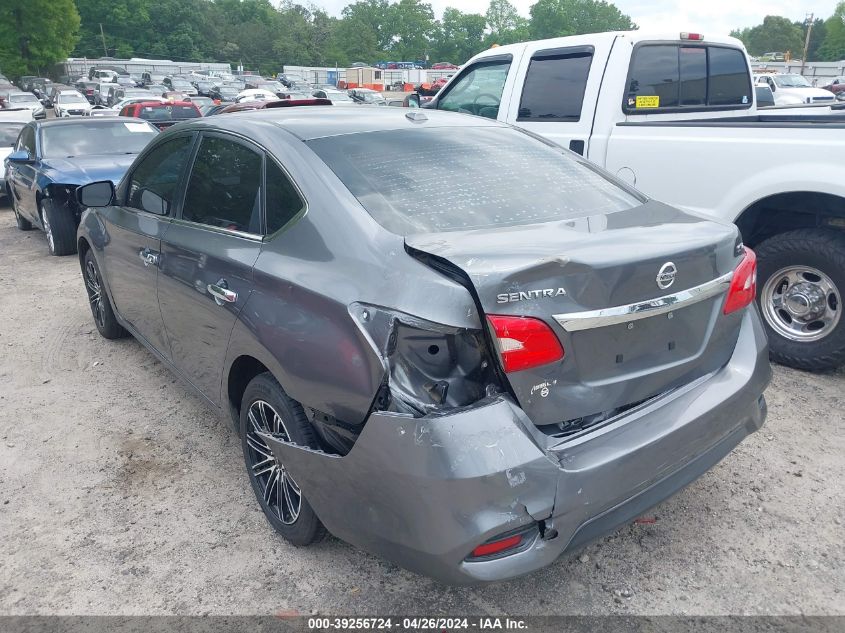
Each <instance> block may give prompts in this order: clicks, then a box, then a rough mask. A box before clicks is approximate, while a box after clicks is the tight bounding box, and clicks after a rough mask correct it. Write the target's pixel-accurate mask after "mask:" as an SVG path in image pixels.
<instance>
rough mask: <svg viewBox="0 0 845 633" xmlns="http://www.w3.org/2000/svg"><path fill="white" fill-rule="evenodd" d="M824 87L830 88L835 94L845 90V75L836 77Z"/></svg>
mask: <svg viewBox="0 0 845 633" xmlns="http://www.w3.org/2000/svg"><path fill="white" fill-rule="evenodd" d="M822 88H824V89H825V90H830V91H831V92H832V93H833V94H835V95H838V94H840V93H842V92H845V77H834V78H833V81H831V82H830V83H829V84H827V85H826V86H822Z"/></svg>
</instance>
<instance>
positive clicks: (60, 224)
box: [38, 199, 76, 256]
mask: <svg viewBox="0 0 845 633" xmlns="http://www.w3.org/2000/svg"><path fill="white" fill-rule="evenodd" d="M38 208H39V211H40V213H41V224H42V225H43V226H44V233H45V235H46V236H47V247H48V248H49V249H50V255H58V256H61V255H72V254H73V253H75V252H76V221H75V220H74V218H73V214H72V213H71V212H70V211H69V210H68V209H63V208H61V207H57V206H56V204H55V203H54V202H53V201H52V200H50V199H46V200H42V201H41V202H39V203H38Z"/></svg>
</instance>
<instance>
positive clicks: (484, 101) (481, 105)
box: [437, 55, 511, 119]
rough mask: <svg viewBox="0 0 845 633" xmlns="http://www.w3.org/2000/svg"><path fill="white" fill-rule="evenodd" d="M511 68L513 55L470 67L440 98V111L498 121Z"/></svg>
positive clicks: (438, 107)
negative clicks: (496, 119) (473, 115)
mask: <svg viewBox="0 0 845 633" xmlns="http://www.w3.org/2000/svg"><path fill="white" fill-rule="evenodd" d="M510 67H511V57H510V55H508V56H507V58H499V59H495V60H492V61H484V62H479V63H477V64H474V65H472V66H470V67H469V68H467V69H465V70H464V71H463V73H461V76H460V77H458V79H457V80H455V81H454V82H453V83H452V85H451V86H450V87H449V91H448V92H447V93H446V94H445V95H443V96H442V97H441V98H440V99H438V101H437V109H438V110H449V111H450V112H463V113H465V114H475V115H478V116H483V117H487V118H488V119H495V118H497V117H498V116H499V106H500V105H501V103H502V93H503V92H504V90H505V82H506V81H507V79H508V71H509V70H510Z"/></svg>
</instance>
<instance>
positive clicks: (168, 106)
mask: <svg viewBox="0 0 845 633" xmlns="http://www.w3.org/2000/svg"><path fill="white" fill-rule="evenodd" d="M120 116H130V117H136V118H138V119H144V120H145V121H149V122H150V123H152V124H153V125H155V126H156V127H157V128H158V129H160V130H164V129H165V128H168V127H170V126H171V125H175V124H176V123H179V122H180V121H186V120H188V119H196V118H199V117H201V116H202V113H201V112H200V110H199V108H198V107H197V106H196V105H194V104H193V103H189V102H188V101H174V102H167V103H160V102H158V101H142V102H141V103H130V104H129V105H127V106H125V107H124V108H123V109H122V110H121V111H120Z"/></svg>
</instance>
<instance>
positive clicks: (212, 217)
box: [182, 136, 264, 235]
mask: <svg viewBox="0 0 845 633" xmlns="http://www.w3.org/2000/svg"><path fill="white" fill-rule="evenodd" d="M262 163H263V156H262V155H261V154H259V153H258V152H256V151H254V150H252V149H251V148H249V147H247V146H246V145H243V144H241V143H238V142H236V141H234V140H231V139H228V138H222V137H219V136H204V137H203V139H202V142H201V143H200V147H199V150H198V151H197V156H196V158H195V159H194V165H193V168H192V170H191V176H190V179H189V180H188V186H187V191H186V193H185V203H184V204H183V205H182V219H183V220H188V221H189V222H197V223H199V224H206V225H208V226H213V227H215V228H220V229H226V230H229V231H238V232H240V233H251V234H254V235H260V234H262V233H263V230H262V226H261V176H262V174H263V172H264V170H263V168H262Z"/></svg>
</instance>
